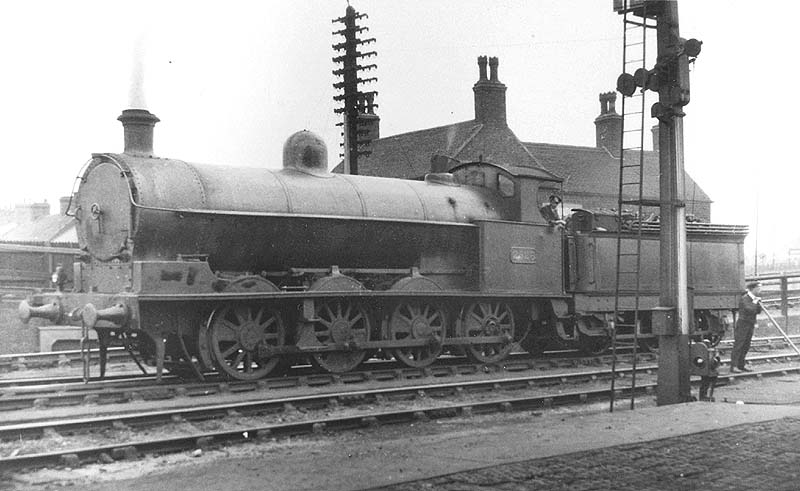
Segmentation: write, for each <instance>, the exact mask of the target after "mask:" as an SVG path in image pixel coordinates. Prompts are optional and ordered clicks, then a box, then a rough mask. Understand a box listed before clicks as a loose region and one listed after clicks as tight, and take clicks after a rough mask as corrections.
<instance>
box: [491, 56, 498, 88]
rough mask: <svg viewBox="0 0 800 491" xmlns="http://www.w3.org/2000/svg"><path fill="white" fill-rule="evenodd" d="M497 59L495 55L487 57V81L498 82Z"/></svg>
mask: <svg viewBox="0 0 800 491" xmlns="http://www.w3.org/2000/svg"><path fill="white" fill-rule="evenodd" d="M498 64H499V61H498V60H497V57H496V56H492V57H491V58H489V81H490V82H499V80H498V79H497V65H498Z"/></svg>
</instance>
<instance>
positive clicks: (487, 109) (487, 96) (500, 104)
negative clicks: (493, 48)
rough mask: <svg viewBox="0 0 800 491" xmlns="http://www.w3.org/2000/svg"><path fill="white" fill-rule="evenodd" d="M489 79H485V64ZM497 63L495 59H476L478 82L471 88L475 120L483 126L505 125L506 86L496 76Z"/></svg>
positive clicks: (481, 57) (483, 57) (482, 57)
mask: <svg viewBox="0 0 800 491" xmlns="http://www.w3.org/2000/svg"><path fill="white" fill-rule="evenodd" d="M487 61H488V64H489V78H488V79H487V78H486V64H487ZM498 64H499V61H498V59H497V58H496V57H491V58H488V60H487V58H486V57H485V56H479V57H478V81H477V82H476V83H475V85H474V86H473V87H472V91H473V92H474V93H475V120H476V121H477V122H479V123H485V124H501V125H503V126H505V125H506V86H505V84H503V83H502V82H500V80H499V78H498V76H497V66H498Z"/></svg>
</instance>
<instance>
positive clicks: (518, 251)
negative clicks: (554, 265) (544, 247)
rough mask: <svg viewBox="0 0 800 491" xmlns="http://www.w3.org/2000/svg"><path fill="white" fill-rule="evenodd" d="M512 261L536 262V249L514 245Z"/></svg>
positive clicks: (517, 262)
mask: <svg viewBox="0 0 800 491" xmlns="http://www.w3.org/2000/svg"><path fill="white" fill-rule="evenodd" d="M511 262H512V263H514V264H536V249H534V248H533V247H512V248H511Z"/></svg>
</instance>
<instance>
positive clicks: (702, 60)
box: [0, 0, 800, 255]
mask: <svg viewBox="0 0 800 491" xmlns="http://www.w3.org/2000/svg"><path fill="white" fill-rule="evenodd" d="M351 4H352V5H353V6H354V7H355V8H356V10H358V11H359V12H362V13H366V14H368V16H369V17H368V18H366V19H362V20H361V21H360V23H361V25H364V26H367V27H368V28H369V29H370V31H369V33H365V36H367V35H368V36H372V37H375V38H377V41H376V43H375V44H374V45H370V49H374V50H375V51H377V52H378V56H377V57H375V58H372V59H371V60H370V61H371V62H374V63H376V64H377V65H378V68H377V70H375V71H374V72H371V75H374V76H377V77H378V81H377V83H375V84H371V85H370V88H371V89H374V90H377V91H378V93H379V94H378V97H377V99H376V102H377V103H378V105H379V108H378V110H377V113H378V114H379V115H380V117H381V135H383V136H389V135H392V134H397V133H403V132H407V131H413V130H417V129H423V128H430V127H433V126H440V125H445V124H449V123H453V122H458V121H465V120H470V119H472V118H473V116H474V109H473V99H472V98H473V94H472V85H473V84H474V83H475V81H476V80H477V63H476V59H477V57H478V56H480V55H488V56H497V57H499V60H500V67H499V78H500V80H501V81H502V82H503V83H505V84H506V86H507V87H508V91H507V94H506V98H507V106H508V123H509V126H510V127H511V128H512V130H513V131H514V132H515V133H516V135H517V136H518V137H519V138H520V139H521V140H523V141H530V142H543V143H560V144H569V145H585V146H594V144H595V130H594V124H593V121H594V118H595V117H596V116H597V115H598V114H599V111H600V104H599V102H598V94H599V93H600V92H606V91H610V90H613V89H614V86H615V81H616V78H617V76H618V75H619V73H620V72H621V70H622V32H623V30H622V29H623V26H622V18H621V16H619V15H617V14H616V13H615V12H614V11H613V9H612V0H568V1H565V0H561V1H556V0H495V1H491V2H489V1H486V0H481V1H478V0H438V1H433V0H427V1H421V0H404V1H402V2H396V1H390V0H352V1H351ZM758 5H760V4H758V3H754V2H745V1H744V0H703V1H688V0H682V1H680V2H679V16H680V23H681V25H680V29H681V35H682V36H683V37H685V38H690V37H695V38H698V39H700V40H702V41H703V50H702V53H701V54H700V56H699V57H698V58H697V61H696V62H695V63H694V65H693V67H692V74H691V84H692V85H691V88H692V94H691V98H692V100H691V103H690V104H689V105H688V106H686V108H685V111H686V117H685V119H684V127H685V133H684V139H685V165H686V168H687V170H688V171H689V173H690V174H691V175H692V176H693V177H694V178H695V180H696V181H697V182H698V183H699V184H700V186H701V187H702V188H703V189H704V190H705V191H706V192H707V193H708V194H709V195H710V196H711V198H712V199H713V200H714V205H713V206H712V219H713V220H714V221H715V222H720V223H736V224H747V225H750V226H751V234H750V236H749V237H748V240H747V242H746V249H747V251H748V252H747V253H748V254H752V251H753V249H754V248H755V245H756V238H757V244H758V250H759V252H761V253H763V254H767V255H772V254H776V255H781V254H784V253H785V252H786V249H787V248H788V247H790V246H794V247H800V230H796V229H794V228H793V227H792V226H791V224H792V223H793V219H792V218H793V216H794V213H795V210H797V208H798V206H797V201H796V199H794V198H795V195H796V194H797V190H796V189H797V185H796V184H795V183H796V181H797V177H798V176H800V171H798V170H796V169H797V166H796V162H795V161H796V160H797V158H796V157H795V156H794V154H793V153H792V152H791V148H792V147H791V145H792V142H793V141H794V138H795V137H796V133H797V129H798V124H797V122H796V115H797V114H800V111H798V110H799V109H800V103H798V99H797V97H796V96H795V95H794V94H792V93H791V92H790V91H789V90H787V89H786V88H785V87H790V88H791V87H792V82H793V80H792V76H791V73H792V72H793V69H792V65H791V61H790V60H791V59H792V58H791V57H787V54H786V53H787V51H786V50H787V49H788V47H790V46H793V45H796V44H797V42H796V39H795V38H794V29H795V28H796V27H795V26H794V25H793V22H794V20H795V19H796V18H798V14H799V13H800V4H798V3H796V2H793V1H791V0H781V1H776V2H769V3H768V5H769V7H771V8H769V9H767V8H765V7H761V8H757V7H756V6H758ZM346 6H347V2H346V1H344V0H341V1H339V0H296V1H292V2H286V1H284V2H275V1H263V0H262V1H255V0H254V1H243V0H239V1H237V0H230V1H228V2H224V4H223V2H207V1H202V0H201V1H166V0H160V1H148V0H140V1H137V2H124V3H123V2H108V1H89V0H71V1H69V2H64V1H49V0H48V1H45V0H28V1H25V2H7V3H4V4H3V8H2V12H0V63H2V66H3V71H2V73H3V76H2V77H0V101H2V102H0V112H1V113H2V115H1V117H0V135H2V145H3V153H2V159H3V169H4V170H5V173H4V178H3V179H2V180H0V207H3V208H8V207H11V206H13V205H14V204H16V203H22V202H28V203H30V202H34V201H42V200H45V199H46V200H47V201H48V202H50V203H53V206H54V207H55V206H56V205H55V203H57V200H58V198H59V197H60V196H65V195H68V194H69V193H70V191H71V190H72V186H73V183H74V181H75V177H76V176H77V175H78V173H79V171H80V169H81V167H82V165H83V164H84V163H85V162H86V161H87V160H88V159H89V158H90V156H91V153H93V152H94V153H97V152H121V151H122V146H123V141H122V128H121V125H120V123H119V122H118V121H116V118H117V116H119V114H120V113H121V111H122V110H123V109H125V108H127V107H130V106H131V104H133V105H136V106H145V107H146V108H147V109H149V110H150V111H151V112H153V113H154V114H156V115H157V116H158V117H159V118H160V119H161V122H160V123H159V124H158V125H157V126H156V128H155V144H154V146H155V153H156V154H157V155H159V156H163V157H171V158H178V159H182V160H186V161H190V162H197V163H214V164H222V165H247V166H265V167H268V168H279V167H280V165H281V148H282V146H283V142H284V141H285V140H286V138H287V137H288V136H289V135H291V134H292V133H294V132H295V131H298V130H301V129H308V130H311V131H314V132H316V133H318V134H320V135H321V136H322V137H323V138H324V139H325V141H326V142H327V144H328V150H329V155H330V160H331V167H332V166H333V162H334V160H336V155H337V154H338V153H339V150H338V149H339V142H340V136H339V129H338V128H336V127H335V124H336V123H337V122H338V121H339V120H340V119H339V116H337V115H336V114H334V112H333V109H334V107H335V103H334V101H333V99H332V98H333V96H334V95H335V91H334V89H333V88H332V86H331V85H332V84H333V83H335V82H336V81H337V78H336V77H335V76H333V75H332V73H331V71H332V70H334V69H335V68H336V67H335V66H334V63H333V62H332V60H331V58H332V57H333V56H335V54H334V52H333V50H332V48H331V45H332V44H334V43H337V42H340V41H341V38H340V37H338V36H333V35H332V32H333V31H334V30H337V29H338V25H337V24H333V23H332V22H331V19H333V18H337V17H341V16H342V15H344V11H345V8H346ZM787 82H788V83H787ZM781 83H785V84H786V85H784V86H781V85H780V84H781ZM131 87H136V90H134V91H132V90H131ZM781 87H784V88H781ZM652 124H654V122H650V123H647V125H648V126H650V125H652ZM787 225H788V226H787ZM756 230H757V232H758V233H757V234H756V233H755V232H756Z"/></svg>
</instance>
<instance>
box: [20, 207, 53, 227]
mask: <svg viewBox="0 0 800 491" xmlns="http://www.w3.org/2000/svg"><path fill="white" fill-rule="evenodd" d="M49 214H50V203H48V202H47V201H45V202H44V203H31V204H18V205H16V206H14V221H15V222H16V223H17V224H20V223H29V222H32V221H34V220H37V219H39V218H41V217H46V216H47V215H49Z"/></svg>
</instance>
